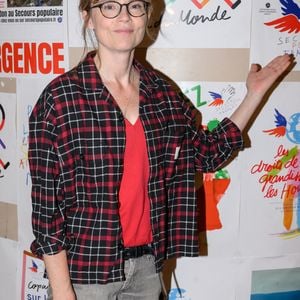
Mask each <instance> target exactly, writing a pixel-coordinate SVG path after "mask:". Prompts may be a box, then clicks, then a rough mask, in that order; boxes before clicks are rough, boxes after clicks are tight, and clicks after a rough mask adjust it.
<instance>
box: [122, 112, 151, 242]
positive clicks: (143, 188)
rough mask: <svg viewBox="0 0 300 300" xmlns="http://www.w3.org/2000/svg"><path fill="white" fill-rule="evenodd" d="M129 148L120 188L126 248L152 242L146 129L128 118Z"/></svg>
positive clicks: (126, 148) (127, 140)
mask: <svg viewBox="0 0 300 300" xmlns="http://www.w3.org/2000/svg"><path fill="white" fill-rule="evenodd" d="M125 125H126V147H125V154H124V171H123V177H122V181H121V186H120V193H119V201H120V208H119V213H120V219H121V225H122V231H123V242H124V246H125V247H133V246H139V245H144V244H149V243H151V242H152V232H151V223H150V201H149V197H148V177H149V162H148V153H147V147H146V139H145V134H144V128H143V126H142V123H141V121H140V119H139V118H138V119H137V121H136V122H135V124H131V123H130V122H129V121H127V120H126V119H125Z"/></svg>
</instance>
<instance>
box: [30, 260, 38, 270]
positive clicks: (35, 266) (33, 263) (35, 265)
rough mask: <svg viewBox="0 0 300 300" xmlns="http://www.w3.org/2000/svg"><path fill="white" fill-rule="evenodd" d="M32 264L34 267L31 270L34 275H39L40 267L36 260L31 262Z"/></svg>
mask: <svg viewBox="0 0 300 300" xmlns="http://www.w3.org/2000/svg"><path fill="white" fill-rule="evenodd" d="M31 262H32V267H30V268H29V269H30V270H31V271H32V272H34V273H37V271H38V265H37V264H36V263H35V262H34V260H31Z"/></svg>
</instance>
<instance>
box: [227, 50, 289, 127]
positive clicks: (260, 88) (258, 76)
mask: <svg viewBox="0 0 300 300" xmlns="http://www.w3.org/2000/svg"><path fill="white" fill-rule="evenodd" d="M293 61H294V57H293V56H290V55H287V54H285V55H281V56H278V57H276V58H275V59H273V60H272V61H271V62H270V63H268V64H267V65H266V66H265V67H263V68H260V67H259V66H258V65H256V64H252V65H251V68H250V71H249V74H248V77H247V81H246V86H247V94H246V96H245V98H244V100H243V102H242V103H241V104H240V106H239V107H238V108H237V109H236V110H235V111H234V113H233V114H232V115H231V117H230V119H231V121H233V122H234V123H235V124H236V125H237V126H238V127H239V129H240V130H243V129H244V128H245V126H246V125H247V123H248V121H249V119H250V118H251V116H252V114H253V113H254V111H255V110H256V108H257V107H258V105H259V104H260V102H261V101H262V99H263V97H264V95H265V94H266V92H267V91H268V90H269V89H270V88H271V86H272V85H273V84H274V83H275V81H276V79H277V78H278V77H279V76H280V75H282V73H283V72H284V71H285V70H286V69H287V68H288V67H289V66H290V65H291V64H292V62H293Z"/></svg>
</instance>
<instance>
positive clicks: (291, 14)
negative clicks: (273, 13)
mask: <svg viewBox="0 0 300 300" xmlns="http://www.w3.org/2000/svg"><path fill="white" fill-rule="evenodd" d="M279 1H280V3H281V5H282V6H281V11H282V15H283V17H281V18H278V19H275V20H272V21H270V22H266V23H264V24H265V25H267V26H272V27H274V28H275V29H277V30H279V31H280V32H288V33H298V32H299V31H300V8H299V6H298V4H297V3H296V2H295V1H293V0H279Z"/></svg>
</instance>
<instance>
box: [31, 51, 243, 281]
mask: <svg viewBox="0 0 300 300" xmlns="http://www.w3.org/2000/svg"><path fill="white" fill-rule="evenodd" d="M93 55H94V54H92V53H90V54H88V55H87V57H86V58H85V59H84V61H82V62H81V63H80V64H79V65H78V66H77V67H76V68H74V69H72V70H71V71H69V72H67V73H66V74H63V75H62V76H60V77H58V78H56V79H54V80H53V81H52V82H51V83H50V84H49V85H48V86H47V87H46V88H45V90H44V91H43V93H42V95H41V96H40V98H39V99H38V102H37V104H36V105H35V107H34V110H33V112H32V114H31V116H30V120H29V127H30V134H29V165H30V172H31V176H32V207H33V212H32V225H33V232H34V235H35V240H34V241H33V243H32V245H31V250H32V251H33V253H35V254H37V255H39V256H42V255H43V254H48V255H52V254H56V253H58V252H59V251H61V250H62V249H65V250H66V251H67V257H68V263H69V270H70V277H71V280H72V282H73V283H79V284H93V283H99V284H104V283H108V282H113V281H120V280H124V269H123V266H124V264H123V263H124V257H123V248H124V247H123V245H122V228H121V225H120V219H119V214H118V205H119V202H118V192H119V187H120V181H121V178H122V170H123V158H124V147H125V139H126V138H125V126H124V119H123V116H122V113H121V111H120V109H119V108H118V106H117V105H116V104H115V102H114V100H113V98H112V96H111V95H110V93H109V91H108V90H107V89H106V87H105V86H104V85H103V83H102V81H101V78H100V76H99V74H98V71H97V69H96V66H95V64H94V61H93ZM134 65H135V67H136V68H137V69H138V70H139V72H140V104H139V114H140V119H141V121H142V124H143V127H144V131H145V136H146V141H147V149H148V157H149V167H150V170H149V181H148V190H149V199H150V203H151V212H150V213H151V225H152V233H153V239H154V240H153V248H154V254H155V263H156V269H157V271H158V272H159V271H161V269H162V265H163V261H164V260H165V259H167V258H171V257H179V256H197V255H198V230H197V201H196V195H195V173H196V171H201V172H211V171H213V170H215V169H217V168H219V167H220V165H221V164H222V163H224V162H225V161H226V160H227V159H228V158H229V157H230V156H231V154H232V152H233V151H234V150H237V149H240V148H241V147H242V137H241V133H240V131H239V129H238V128H237V127H236V126H235V125H234V124H233V123H232V122H231V121H230V120H229V119H224V120H223V121H222V122H221V124H220V125H219V126H218V127H217V128H216V129H215V130H214V131H213V132H211V133H209V132H206V131H204V130H203V129H201V128H198V129H197V127H196V125H195V111H196V109H195V108H193V107H192V106H191V105H190V104H188V103H187V101H186V100H185V99H184V98H183V97H181V96H179V94H178V93H177V92H175V90H174V89H173V88H172V87H171V86H170V85H169V84H168V83H167V82H166V81H165V80H163V79H162V78H161V77H160V76H158V74H157V73H156V72H155V71H153V70H148V69H146V68H144V67H143V66H142V65H140V64H139V63H138V62H137V61H134ZM132 163H134V162H132Z"/></svg>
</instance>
